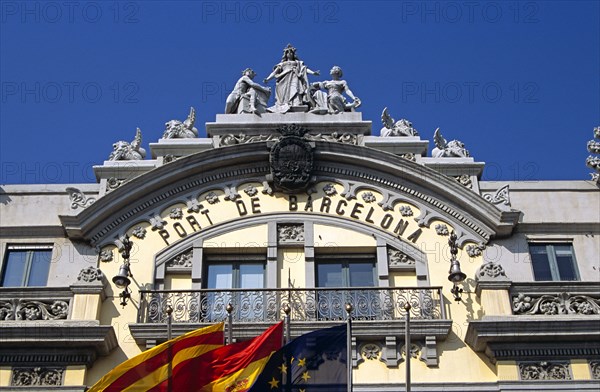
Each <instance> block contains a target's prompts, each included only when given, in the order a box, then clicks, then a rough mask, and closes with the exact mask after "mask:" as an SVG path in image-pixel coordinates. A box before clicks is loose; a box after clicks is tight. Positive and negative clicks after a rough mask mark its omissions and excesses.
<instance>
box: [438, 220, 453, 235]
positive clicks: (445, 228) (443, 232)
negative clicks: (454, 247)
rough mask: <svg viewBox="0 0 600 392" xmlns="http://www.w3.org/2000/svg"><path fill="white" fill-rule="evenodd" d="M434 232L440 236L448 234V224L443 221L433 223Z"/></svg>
mask: <svg viewBox="0 0 600 392" xmlns="http://www.w3.org/2000/svg"><path fill="white" fill-rule="evenodd" d="M435 232H436V233H437V235H441V236H447V235H450V231H449V230H448V226H447V225H445V224H443V223H439V224H437V225H435Z"/></svg>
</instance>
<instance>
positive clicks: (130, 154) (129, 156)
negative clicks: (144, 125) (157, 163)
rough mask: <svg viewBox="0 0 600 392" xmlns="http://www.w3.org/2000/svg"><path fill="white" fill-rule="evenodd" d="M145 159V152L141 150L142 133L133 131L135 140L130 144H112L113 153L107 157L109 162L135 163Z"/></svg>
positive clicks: (122, 142) (120, 142) (121, 142)
mask: <svg viewBox="0 0 600 392" xmlns="http://www.w3.org/2000/svg"><path fill="white" fill-rule="evenodd" d="M144 158H146V150H144V149H143V148H142V131H141V130H140V129H139V128H138V129H137V130H136V131H135V138H134V139H133V141H132V142H131V143H127V142H126V141H124V140H119V141H118V142H116V143H114V144H113V151H112V152H111V153H110V156H109V157H108V160H109V161H136V160H142V159H144Z"/></svg>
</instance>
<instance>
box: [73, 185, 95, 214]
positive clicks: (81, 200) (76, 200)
mask: <svg viewBox="0 0 600 392" xmlns="http://www.w3.org/2000/svg"><path fill="white" fill-rule="evenodd" d="M66 191H67V193H68V194H69V199H70V200H71V209H73V210H76V209H77V208H79V207H81V208H82V209H85V208H88V207H89V206H91V205H92V204H94V202H95V201H96V199H95V198H93V197H87V196H86V195H84V194H83V192H82V191H80V190H79V189H77V188H73V187H68V188H67V189H66Z"/></svg>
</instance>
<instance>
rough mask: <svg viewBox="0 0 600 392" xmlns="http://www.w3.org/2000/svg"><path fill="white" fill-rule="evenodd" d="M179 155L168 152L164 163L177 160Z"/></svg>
mask: <svg viewBox="0 0 600 392" xmlns="http://www.w3.org/2000/svg"><path fill="white" fill-rule="evenodd" d="M177 158H178V157H176V156H175V155H173V154H167V155H165V156H164V157H163V163H171V162H175V161H176V160H177Z"/></svg>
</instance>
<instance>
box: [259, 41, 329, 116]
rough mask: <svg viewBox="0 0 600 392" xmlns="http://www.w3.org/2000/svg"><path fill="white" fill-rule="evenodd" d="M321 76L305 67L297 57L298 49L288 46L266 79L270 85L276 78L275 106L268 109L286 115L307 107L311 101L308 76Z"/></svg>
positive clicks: (265, 81)
mask: <svg viewBox="0 0 600 392" xmlns="http://www.w3.org/2000/svg"><path fill="white" fill-rule="evenodd" d="M309 74H310V75H319V71H313V70H311V69H310V68H308V67H307V66H306V65H304V62H303V61H302V60H300V59H299V58H298V56H297V55H296V48H294V47H293V46H292V45H290V44H288V46H287V47H286V48H285V49H283V57H282V58H281V62H279V64H277V65H275V67H273V72H271V74H270V75H269V76H267V77H266V78H265V79H264V83H268V82H269V81H270V80H271V79H273V78H275V105H274V106H272V107H270V108H268V111H270V112H274V113H286V112H288V111H290V109H291V108H293V107H295V106H296V107H297V106H303V105H307V103H308V101H309V97H308V90H309V83H308V75H309Z"/></svg>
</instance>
